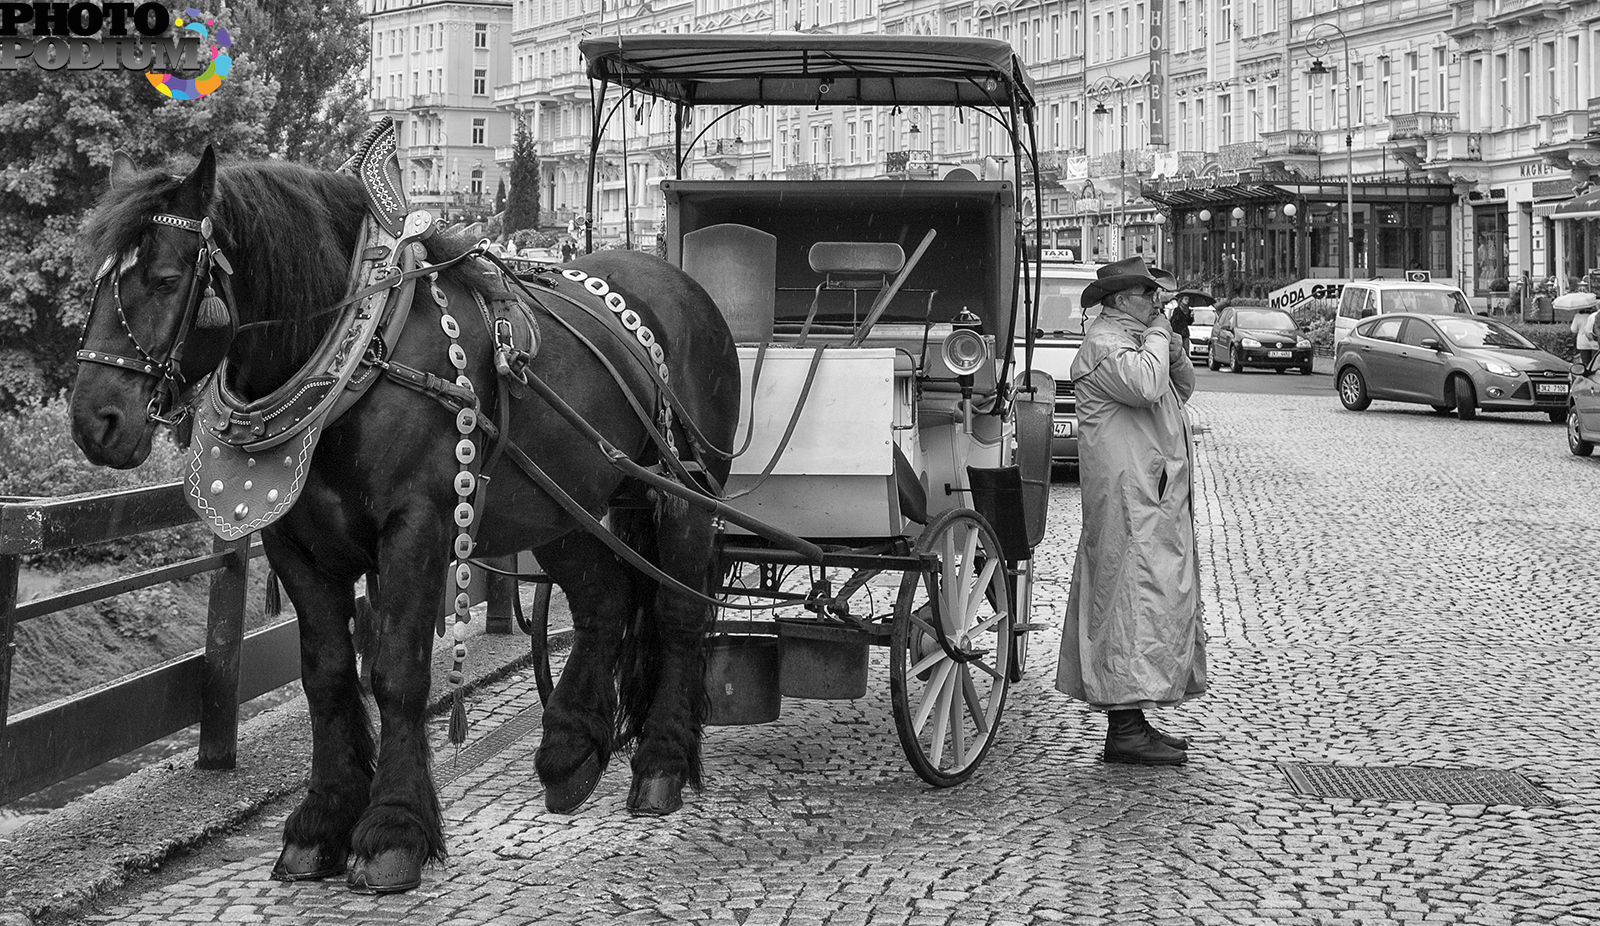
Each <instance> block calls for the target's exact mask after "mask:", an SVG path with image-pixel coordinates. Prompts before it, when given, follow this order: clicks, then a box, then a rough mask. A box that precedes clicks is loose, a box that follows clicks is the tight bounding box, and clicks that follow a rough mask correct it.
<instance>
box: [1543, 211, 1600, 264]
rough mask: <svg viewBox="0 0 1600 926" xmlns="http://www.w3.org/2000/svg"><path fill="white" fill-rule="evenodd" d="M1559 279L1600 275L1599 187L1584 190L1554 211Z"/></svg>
mask: <svg viewBox="0 0 1600 926" xmlns="http://www.w3.org/2000/svg"><path fill="white" fill-rule="evenodd" d="M1550 218H1551V219H1552V221H1553V223H1554V225H1555V238H1556V241H1555V274H1556V277H1557V278H1558V279H1566V280H1569V281H1571V280H1588V281H1590V282H1591V285H1592V284H1593V282H1594V281H1595V280H1596V278H1600V190H1596V191H1594V192H1588V193H1582V194H1579V195H1578V196H1574V197H1573V198H1571V199H1569V200H1567V201H1566V202H1563V203H1560V204H1559V205H1557V206H1556V207H1555V208H1554V209H1553V210H1551V213H1550Z"/></svg>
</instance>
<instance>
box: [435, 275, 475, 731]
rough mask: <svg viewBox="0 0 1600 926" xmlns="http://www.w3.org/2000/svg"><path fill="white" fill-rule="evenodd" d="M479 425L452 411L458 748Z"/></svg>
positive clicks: (452, 326)
mask: <svg viewBox="0 0 1600 926" xmlns="http://www.w3.org/2000/svg"><path fill="white" fill-rule="evenodd" d="M429 280H430V286H431V288H432V293H433V299H434V301H435V302H436V303H438V305H439V327H440V328H442V329H443V330H444V333H445V336H446V337H448V338H449V339H450V347H449V348H448V349H449V352H450V365H451V366H453V367H455V371H456V385H458V386H460V387H462V388H463V389H467V390H469V391H470V390H471V389H472V380H471V379H469V378H468V377H467V352H466V351H465V350H464V349H463V348H462V347H461V342H460V340H459V339H460V337H461V325H460V323H458V322H457V321H456V319H455V316H453V315H451V314H450V307H449V302H448V300H447V299H446V297H445V294H444V290H442V289H440V288H439V284H438V281H437V278H436V276H435V275H432V274H430V275H429ZM474 404H476V403H474ZM477 426H478V413H477V412H476V411H475V410H474V409H472V408H463V409H461V411H459V412H457V413H456V434H457V435H458V439H457V441H456V449H455V455H456V464H457V466H458V470H457V472H456V478H455V483H454V487H455V492H456V498H457V499H458V501H457V502H456V507H455V511H454V513H453V516H452V519H453V521H454V523H455V526H456V531H457V533H456V539H455V543H454V544H453V545H452V549H451V552H452V553H454V554H455V558H454V559H453V560H451V563H450V579H451V581H452V582H453V583H454V584H455V596H454V601H455V621H454V622H453V623H454V626H453V630H452V635H451V636H452V639H453V640H454V642H455V648H454V654H453V655H454V657H455V661H454V662H452V663H451V665H450V684H451V685H452V686H453V689H452V691H451V693H450V702H451V703H450V742H451V743H453V744H455V746H456V748H457V750H459V749H460V747H461V744H462V743H464V742H466V739H467V707H466V702H465V700H464V699H463V698H462V696H461V683H462V680H463V675H462V664H463V663H464V662H465V661H466V658H467V623H468V622H469V621H470V620H472V596H471V595H470V594H468V593H467V588H468V586H470V585H471V584H472V567H471V566H469V565H468V564H467V559H468V558H469V557H470V556H472V547H473V539H472V534H473V530H472V527H473V521H474V520H475V519H476V515H475V512H474V510H473V507H472V498H473V492H474V491H476V490H477V488H478V479H477V477H476V476H474V475H473V473H472V464H473V462H474V461H475V460H476V459H477V457H478V448H477V445H476V444H474V443H473V442H472V432H473V431H474V430H475V429H476V428H477Z"/></svg>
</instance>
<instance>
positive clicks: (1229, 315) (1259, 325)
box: [1190, 306, 1311, 376]
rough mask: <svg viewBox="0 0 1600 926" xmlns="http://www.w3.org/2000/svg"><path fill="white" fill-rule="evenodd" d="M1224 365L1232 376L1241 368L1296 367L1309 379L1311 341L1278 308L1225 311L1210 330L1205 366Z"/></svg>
mask: <svg viewBox="0 0 1600 926" xmlns="http://www.w3.org/2000/svg"><path fill="white" fill-rule="evenodd" d="M1193 330H1194V329H1192V328H1191V329H1190V331H1191V332H1192V331H1193ZM1224 363H1226V364H1227V365H1228V369H1230V370H1232V371H1233V372H1235V373H1243V372H1244V369H1245V367H1270V368H1272V369H1275V370H1287V369H1289V368H1291V367H1297V368H1299V370H1300V372H1301V373H1304V374H1305V375H1307V376H1310V375H1311V338H1310V337H1308V336H1307V335H1306V333H1305V332H1304V331H1303V330H1301V328H1300V326H1299V325H1296V324H1295V323H1294V319H1293V318H1290V317H1289V313H1288V312H1285V311H1282V310H1281V309H1263V308H1252V307H1245V306H1241V307H1230V308H1226V309H1223V310H1222V311H1221V312H1220V313H1219V314H1218V316H1217V319H1216V322H1215V324H1213V325H1212V327H1211V336H1210V338H1208V339H1207V349H1206V366H1207V367H1210V368H1211V369H1213V370H1215V369H1218V368H1219V367H1221V366H1222V365H1223V364H1224Z"/></svg>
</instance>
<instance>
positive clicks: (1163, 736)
mask: <svg viewBox="0 0 1600 926" xmlns="http://www.w3.org/2000/svg"><path fill="white" fill-rule="evenodd" d="M1139 719H1140V720H1142V721H1144V728H1145V730H1146V731H1148V732H1149V734H1150V735H1151V736H1153V737H1155V738H1156V739H1157V740H1159V741H1161V742H1163V743H1166V744H1167V745H1168V746H1171V747H1172V748H1173V749H1188V748H1189V738H1188V737H1187V736H1173V735H1172V734H1170V733H1162V732H1161V731H1160V730H1157V729H1156V728H1155V726H1154V725H1153V724H1151V723H1150V719H1149V718H1148V717H1145V716H1144V712H1143V711H1140V712H1139Z"/></svg>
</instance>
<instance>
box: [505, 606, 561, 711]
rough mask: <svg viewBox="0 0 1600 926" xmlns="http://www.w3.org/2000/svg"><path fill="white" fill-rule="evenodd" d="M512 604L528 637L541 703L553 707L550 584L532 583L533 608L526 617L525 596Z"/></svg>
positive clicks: (553, 684) (534, 678) (518, 624)
mask: <svg viewBox="0 0 1600 926" xmlns="http://www.w3.org/2000/svg"><path fill="white" fill-rule="evenodd" d="M511 605H512V607H513V608H514V609H515V610H516V615H517V626H518V627H520V628H521V629H522V632H523V633H526V634H527V635H528V638H529V641H530V642H529V645H528V648H529V650H530V651H531V652H532V653H533V682H534V685H536V686H537V687H538V689H539V703H540V704H541V705H545V706H548V705H549V704H550V692H552V691H555V688H556V685H555V677H554V676H553V675H551V673H550V583H549V582H535V583H533V608H532V611H533V613H532V614H528V615H526V616H524V615H523V613H522V596H521V595H513V596H511Z"/></svg>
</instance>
